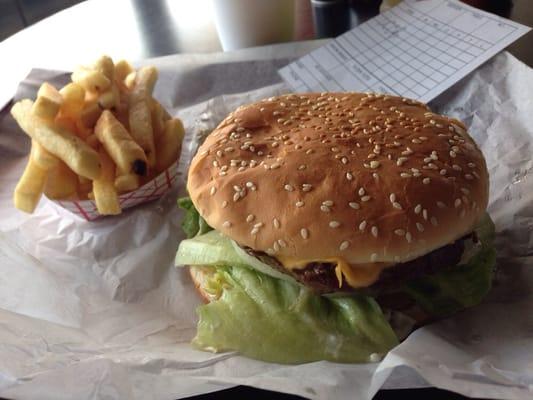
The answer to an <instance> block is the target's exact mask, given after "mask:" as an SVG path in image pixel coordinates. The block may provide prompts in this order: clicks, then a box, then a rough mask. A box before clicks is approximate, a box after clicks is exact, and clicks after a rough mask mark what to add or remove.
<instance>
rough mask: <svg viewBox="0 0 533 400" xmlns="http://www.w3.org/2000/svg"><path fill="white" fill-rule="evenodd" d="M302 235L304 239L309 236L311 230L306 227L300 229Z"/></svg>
mask: <svg viewBox="0 0 533 400" xmlns="http://www.w3.org/2000/svg"><path fill="white" fill-rule="evenodd" d="M300 235H301V236H302V238H303V239H307V238H308V237H309V231H308V230H307V229H305V228H302V229H300Z"/></svg>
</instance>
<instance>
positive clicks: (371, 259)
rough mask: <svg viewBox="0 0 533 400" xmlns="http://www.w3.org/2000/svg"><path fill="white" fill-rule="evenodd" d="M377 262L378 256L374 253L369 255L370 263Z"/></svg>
mask: <svg viewBox="0 0 533 400" xmlns="http://www.w3.org/2000/svg"><path fill="white" fill-rule="evenodd" d="M377 260H378V255H377V254H376V253H372V254H371V255H370V261H372V262H376V261H377Z"/></svg>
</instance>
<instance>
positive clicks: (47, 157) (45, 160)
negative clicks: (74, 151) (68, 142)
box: [31, 139, 61, 171]
mask: <svg viewBox="0 0 533 400" xmlns="http://www.w3.org/2000/svg"><path fill="white" fill-rule="evenodd" d="M31 154H32V157H33V161H34V162H35V164H37V166H38V167H40V168H41V169H43V170H45V171H48V170H50V169H52V168H55V167H56V166H57V165H58V164H59V163H60V161H61V160H59V158H57V157H56V156H54V155H53V154H50V152H49V151H48V150H46V149H45V148H44V147H43V146H41V145H40V144H39V142H37V141H36V140H34V139H32V141H31Z"/></svg>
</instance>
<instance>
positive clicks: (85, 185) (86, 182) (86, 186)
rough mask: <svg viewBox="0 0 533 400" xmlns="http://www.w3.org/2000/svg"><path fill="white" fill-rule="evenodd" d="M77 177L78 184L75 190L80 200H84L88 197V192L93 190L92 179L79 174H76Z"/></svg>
mask: <svg viewBox="0 0 533 400" xmlns="http://www.w3.org/2000/svg"><path fill="white" fill-rule="evenodd" d="M77 178H78V185H77V188H76V192H77V193H78V197H79V198H80V199H82V200H86V199H87V198H88V195H89V193H91V192H92V190H93V181H91V180H90V179H87V178H85V177H83V176H80V175H78V176H77Z"/></svg>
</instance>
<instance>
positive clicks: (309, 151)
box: [188, 93, 489, 287]
mask: <svg viewBox="0 0 533 400" xmlns="http://www.w3.org/2000/svg"><path fill="white" fill-rule="evenodd" d="M488 189H489V180H488V172H487V168H486V164H485V160H484V158H483V155H482V153H481V151H480V150H479V148H478V147H477V146H476V144H475V142H474V141H473V140H472V138H471V137H470V136H469V135H468V133H467V131H466V129H465V126H464V125H463V124H462V123H461V122H459V121H457V120H455V119H453V118H449V117H446V116H442V115H438V114H434V113H432V112H431V110H430V109H429V108H428V107H427V106H426V105H424V104H422V103H419V102H417V101H413V100H409V99H405V98H401V97H395V96H388V95H375V94H362V93H322V94H304V95H296V94H290V95H285V96H280V97H273V98H269V99H265V100H262V101H259V102H257V103H254V104H249V105H246V106H242V107H240V108H238V109H237V110H235V111H234V112H233V113H231V114H230V115H229V116H228V117H227V118H226V119H225V120H224V121H222V123H221V124H220V125H219V126H218V127H217V128H216V129H215V130H214V131H213V132H212V133H211V134H210V135H209V136H208V137H207V139H206V140H205V142H204V143H203V144H202V146H201V147H200V149H199V151H198V154H197V155H196V156H195V157H194V159H193V161H192V163H191V167H190V170H189V177H188V190H189V193H190V196H191V199H192V201H193V203H194V205H195V206H196V208H197V209H198V211H199V213H200V214H201V215H202V217H203V218H204V219H205V220H206V221H207V223H208V224H209V225H211V226H212V227H213V228H215V229H216V230H218V231H219V232H221V233H223V234H224V235H226V236H228V237H230V238H231V239H233V240H234V241H236V242H237V243H238V244H239V245H240V246H242V247H249V248H251V249H253V250H254V251H257V252H265V253H267V254H269V255H271V256H273V257H275V258H276V259H277V260H279V261H280V263H281V264H283V266H284V267H285V268H288V269H291V268H302V267H303V266H305V264H307V263H309V262H319V261H328V260H342V261H343V262H345V263H347V264H349V265H350V266H351V267H357V266H360V267H361V268H364V269H365V270H366V271H369V270H370V271H376V274H374V275H373V278H371V279H370V280H367V281H365V280H364V279H363V280H362V281H361V282H362V283H360V284H359V286H366V285H370V284H371V283H372V282H374V281H375V280H376V278H377V275H379V272H380V271H381V270H382V269H383V268H384V267H393V266H394V265H395V264H398V263H405V262H408V261H410V260H413V259H415V258H418V257H420V256H423V255H425V254H427V253H429V252H431V251H433V250H435V249H438V248H440V247H443V246H446V245H448V244H450V243H453V242H454V241H456V240H458V239H460V238H461V237H463V236H464V235H466V234H468V233H470V232H472V229H473V227H474V225H475V224H476V222H477V221H478V220H479V219H480V218H481V217H482V216H483V215H484V213H485V209H486V206H487V201H488ZM343 272H344V270H343ZM354 279H355V278H354ZM350 284H351V285H352V286H354V287H355V286H357V285H358V283H353V282H350Z"/></svg>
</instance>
